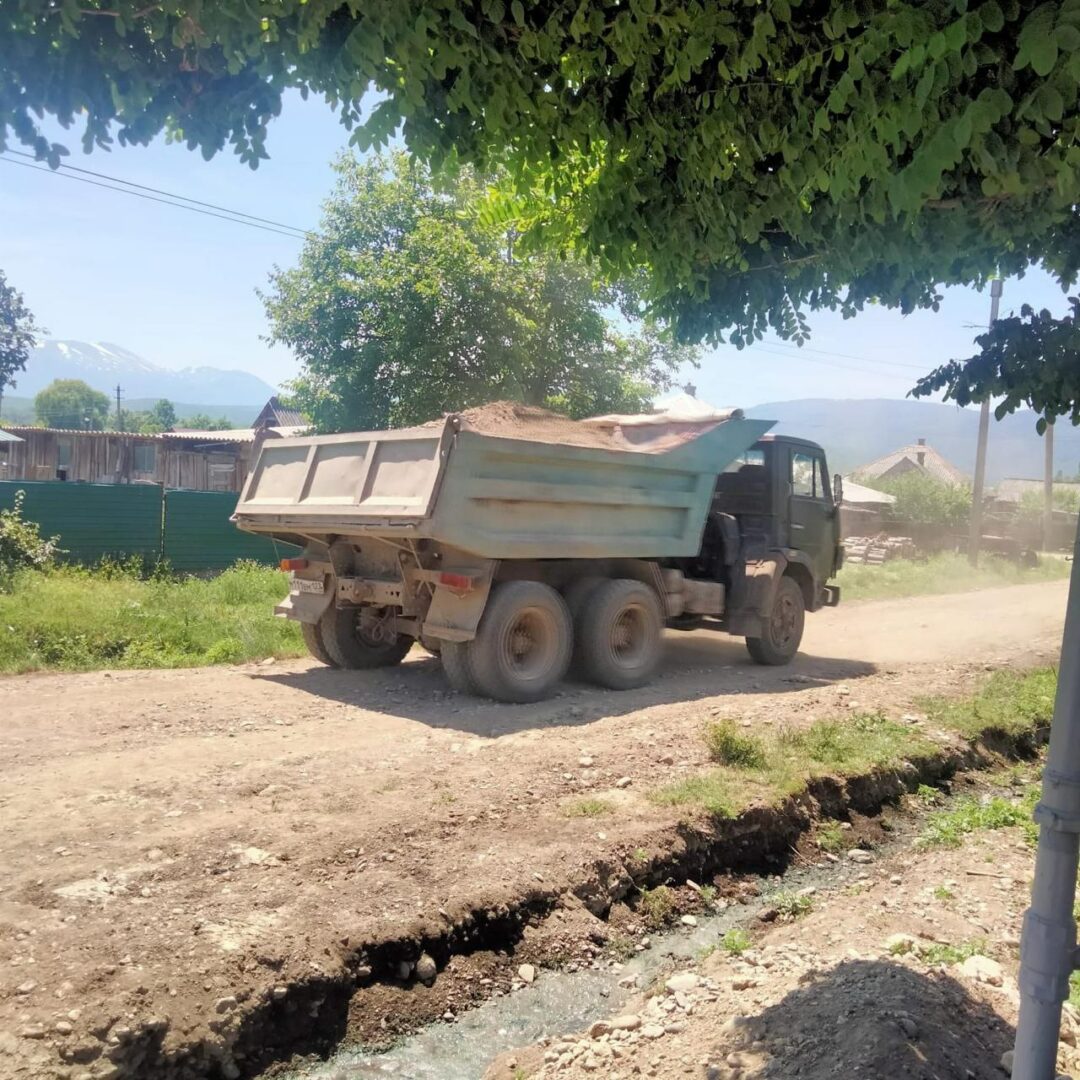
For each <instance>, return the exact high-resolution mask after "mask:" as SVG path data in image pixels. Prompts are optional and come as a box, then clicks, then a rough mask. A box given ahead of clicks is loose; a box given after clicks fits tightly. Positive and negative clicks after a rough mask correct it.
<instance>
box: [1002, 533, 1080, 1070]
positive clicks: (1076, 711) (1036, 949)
mask: <svg viewBox="0 0 1080 1080" xmlns="http://www.w3.org/2000/svg"><path fill="white" fill-rule="evenodd" d="M1035 820H1036V822H1038V824H1039V848H1038V851H1037V852H1036V855H1035V880H1034V882H1033V883H1032V886H1031V907H1029V908H1028V910H1027V912H1026V913H1025V915H1024V929H1023V932H1022V933H1021V936H1020V977H1019V980H1018V981H1019V983H1020V1018H1019V1020H1018V1022H1017V1025H1016V1048H1015V1051H1014V1054H1013V1070H1012V1080H1054V1077H1055V1076H1056V1075H1057V1068H1056V1064H1057V1049H1058V1036H1059V1034H1060V1029H1061V1006H1062V1003H1063V1002H1064V1001H1065V999H1066V998H1067V997H1068V996H1069V976H1070V975H1071V974H1072V972H1073V970H1074V969H1075V968H1076V966H1077V954H1076V920H1075V919H1074V917H1073V904H1074V902H1075V899H1076V869H1077V859H1078V855H1080V532H1078V533H1077V539H1076V547H1075V548H1074V550H1073V565H1072V577H1071V580H1070V582H1069V600H1068V604H1067V605H1066V609H1065V633H1064V636H1063V638H1062V642H1061V662H1060V667H1059V668H1058V688H1057V699H1056V700H1055V702H1054V719H1053V722H1052V724H1051V726H1050V749H1049V750H1048V752H1047V755H1046V768H1045V769H1044V770H1043V789H1042V798H1041V799H1040V800H1039V804H1038V806H1036V807H1035Z"/></svg>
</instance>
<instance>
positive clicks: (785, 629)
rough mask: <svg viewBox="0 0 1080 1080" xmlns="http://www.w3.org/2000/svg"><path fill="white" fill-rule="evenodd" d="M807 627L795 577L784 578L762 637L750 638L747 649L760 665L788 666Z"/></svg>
mask: <svg viewBox="0 0 1080 1080" xmlns="http://www.w3.org/2000/svg"><path fill="white" fill-rule="evenodd" d="M805 624H806V601H805V599H804V598H803V592H802V589H801V588H799V583H798V582H797V581H795V579H794V578H790V577H782V578H781V579H780V580H779V582H777V585H776V592H775V594H774V595H773V604H772V611H771V612H770V613H769V617H768V619H766V620H765V622H764V625H763V626H762V629H763V630H764V633H763V634H762V635H761V637H748V638H747V639H746V648H747V650H748V651H749V653H750V655H751V656H752V657H753V658H754V660H755V661H756V662H757V663H759V664H769V665H772V666H778V665H780V664H787V663H789V662H790V661H791V659H792V657H794V655H795V654H796V653H797V652H798V651H799V644H800V642H801V641H802V636H803V627H804V626H805Z"/></svg>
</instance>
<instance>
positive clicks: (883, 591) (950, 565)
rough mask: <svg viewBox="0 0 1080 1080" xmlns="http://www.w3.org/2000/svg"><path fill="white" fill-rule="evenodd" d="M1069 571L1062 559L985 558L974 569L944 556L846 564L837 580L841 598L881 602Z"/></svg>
mask: <svg viewBox="0 0 1080 1080" xmlns="http://www.w3.org/2000/svg"><path fill="white" fill-rule="evenodd" d="M1069 568H1070V566H1069V563H1068V562H1067V561H1066V560H1065V559H1053V558H1043V559H1041V560H1040V562H1039V565H1038V566H1033V567H1030V568H1028V567H1023V566H1018V565H1017V564H1016V563H1013V562H1010V561H1009V560H1008V559H1001V558H995V557H993V556H985V557H984V558H982V559H980V560H979V565H978V566H977V567H973V566H972V565H971V564H970V563H969V562H968V561H967V556H965V555H958V554H956V553H955V552H945V553H942V554H940V555H932V556H930V557H929V558H927V559H892V560H890V561H889V562H887V563H884V564H882V565H881V566H867V565H865V564H863V563H849V564H848V565H847V566H845V567H844V568H843V569H842V570H841V571H840V573H839V575H838V576H837V579H836V580H837V584H839V585H840V587H841V589H843V593H844V599H845V600H882V599H886V598H888V597H892V596H928V595H931V594H934V593H956V592H971V591H972V590H974V589H988V588H993V587H994V586H995V585H1024V584H1028V583H1030V582H1035V581H1054V580H1057V579H1059V578H1065V577H1068V576H1069Z"/></svg>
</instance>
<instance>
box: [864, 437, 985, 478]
mask: <svg viewBox="0 0 1080 1080" xmlns="http://www.w3.org/2000/svg"><path fill="white" fill-rule="evenodd" d="M912 472H920V473H923V474H924V475H926V476H931V477H933V478H934V479H935V480H938V481H940V482H941V483H943V484H954V485H966V484H968V482H969V480H968V477H967V476H966V475H965V474H964V473H963V472H962V471H961V470H960V469H958V468H957V467H956V466H955V465H954V464H953V463H952V462H951V461H947V460H946V459H945V458H943V457H942V456H941V454H939V453H938V452H937V451H936V450H935V449H934V448H933V447H932V446H927V445H926V440H925V439H919V441H918V442H917V443H915V445H913V446H902V447H901V448H900V449H899V450H893V451H892V453H889V454H886V455H885V456H884V457H880V458H878V459H877V461H871V462H870V464H869V465H862V466H860V467H859V468H857V469H855V470H854V471H853V472H852V474H851V476H852V478H853V479H854V480H856V481H859V482H860V483H866V482H867V481H873V480H895V479H897V478H898V477H901V476H904V475H906V474H907V473H912Z"/></svg>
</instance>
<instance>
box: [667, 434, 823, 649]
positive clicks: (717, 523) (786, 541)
mask: <svg viewBox="0 0 1080 1080" xmlns="http://www.w3.org/2000/svg"><path fill="white" fill-rule="evenodd" d="M839 486H840V481H839V477H836V478H835V480H833V481H830V478H829V471H828V466H827V463H826V460H825V451H824V450H823V449H822V448H821V447H820V446H818V445H817V443H814V442H810V441H809V440H808V439H798V438H792V437H789V436H783V435H764V436H762V437H761V438H760V439H759V440H758V441H757V442H755V443H754V444H753V445H752V446H751V447H749V448H748V449H746V450H744V451H743V452H742V453H741V454H740V455H739V456H738V457H737V458H736V459H735V460H734V461H732V462H731V463H730V464H729V465H728V466H727V467H726V468H725V469H724V471H723V472H722V473H720V474H719V476H718V477H717V480H716V488H715V491H714V494H713V500H712V507H711V510H710V513H709V516H708V518H707V520H706V524H705V529H704V533H703V537H702V543H701V550H700V551H699V553H698V555H697V556H696V557H695V558H694V559H684V560H675V561H673V562H672V563H671V565H672V566H674V567H675V568H676V569H679V570H681V571H682V572H683V573H684V574H685V575H686V577H687V578H691V579H695V580H702V579H704V580H713V581H717V582H719V583H720V584H722V585H723V586H724V590H725V595H726V604H725V608H724V611H723V614H722V615H721V616H719V617H717V618H709V617H705V618H700V617H691V618H679V619H676V620H673V621H672V622H671V623H670V625H673V626H675V627H676V628H679V629H696V628H698V627H702V626H708V625H709V624H710V622H711V623H714V624H715V623H718V624H719V628H721V629H723V630H726V631H727V632H728V633H730V634H735V635H738V636H741V637H745V638H746V643H747V648H748V649H749V651H750V654H751V656H752V657H753V658H754V659H755V660H756V661H757V662H758V663H763V664H785V663H787V662H788V661H790V660H791V658H792V657H793V656H794V655H795V653H796V652H797V651H798V649H799V643H800V641H801V639H802V632H803V625H804V620H805V616H806V613H807V612H813V611H818V610H819V609H820V608H822V607H833V606H835V605H837V604H838V603H839V602H840V589H839V587H838V586H836V585H829V584H828V581H829V579H830V578H832V577H833V576H834V575H835V574H836V573H837V571H838V570H839V569H840V566H841V563H842V560H843V548H842V546H841V544H840V516H839V502H840V494H841V493H840V491H839Z"/></svg>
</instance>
